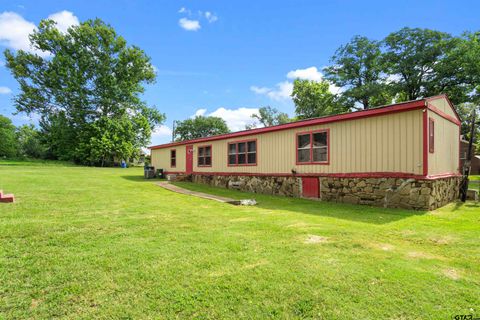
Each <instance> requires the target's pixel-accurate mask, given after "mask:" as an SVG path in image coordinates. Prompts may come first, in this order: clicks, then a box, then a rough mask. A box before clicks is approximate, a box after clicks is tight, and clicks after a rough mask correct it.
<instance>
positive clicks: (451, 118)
mask: <svg viewBox="0 0 480 320" xmlns="http://www.w3.org/2000/svg"><path fill="white" fill-rule="evenodd" d="M428 110H430V111H432V112H433V113H435V114H437V115H438V116H440V117H442V118H443V119H445V120H447V121H450V122H452V123H454V124H456V125H457V126H460V125H461V123H460V121H459V120H458V119H457V118H454V117H452V116H450V115H448V114H446V113H445V112H443V111H442V110H440V109H438V108H437V107H435V106H434V105H433V104H431V103H428Z"/></svg>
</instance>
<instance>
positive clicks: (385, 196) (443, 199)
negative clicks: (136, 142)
mask: <svg viewBox="0 0 480 320" xmlns="http://www.w3.org/2000/svg"><path fill="white" fill-rule="evenodd" d="M191 179H192V181H193V182H196V183H204V184H208V185H212V186H217V187H223V188H229V189H237V190H241V191H247V192H254V193H263V194H271V195H281V196H287V197H301V196H302V178H301V177H269V176H237V175H231V176H228V175H218V176H216V175H198V174H196V175H193V176H191ZM460 180H461V178H460V177H448V178H439V179H434V180H421V179H403V178H336V177H318V182H319V190H320V194H319V198H320V200H323V201H332V202H342V203H352V204H366V205H373V206H381V207H385V208H404V209H415V210H434V209H436V208H439V207H442V206H444V205H446V204H447V203H450V202H452V201H455V200H456V199H458V195H459V186H460Z"/></svg>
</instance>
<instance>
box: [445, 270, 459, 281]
mask: <svg viewBox="0 0 480 320" xmlns="http://www.w3.org/2000/svg"><path fill="white" fill-rule="evenodd" d="M443 274H444V275H445V276H446V277H447V278H450V279H452V280H458V279H460V274H459V273H458V271H457V270H455V269H453V268H452V269H444V270H443Z"/></svg>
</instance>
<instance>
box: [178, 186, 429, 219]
mask: <svg viewBox="0 0 480 320" xmlns="http://www.w3.org/2000/svg"><path fill="white" fill-rule="evenodd" d="M175 185H178V186H179V187H183V188H185V189H188V190H193V191H200V192H205V193H210V194H215V195H219V196H224V197H229V198H233V199H237V200H239V199H255V200H256V201H257V202H258V204H257V207H259V208H262V209H268V210H282V211H291V212H298V213H302V214H310V215H315V216H323V217H330V218H336V219H343V220H349V221H356V222H364V223H371V224H387V223H391V222H395V221H398V220H401V219H406V218H409V217H412V216H420V215H423V214H425V213H427V211H413V210H405V209H392V208H380V207H372V206H367V205H352V204H346V203H334V202H326V201H316V200H309V199H300V198H290V197H282V196H274V195H264V194H258V193H248V192H242V191H237V190H229V189H224V188H220V187H212V186H207V185H202V184H196V183H191V182H176V183H175Z"/></svg>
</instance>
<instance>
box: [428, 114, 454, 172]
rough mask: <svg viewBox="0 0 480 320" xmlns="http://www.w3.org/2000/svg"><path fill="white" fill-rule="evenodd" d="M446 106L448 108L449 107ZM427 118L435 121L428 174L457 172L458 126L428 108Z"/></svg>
mask: <svg viewBox="0 0 480 320" xmlns="http://www.w3.org/2000/svg"><path fill="white" fill-rule="evenodd" d="M448 108H449V109H450V107H448ZM450 110H451V109H450ZM452 112H453V111H452ZM428 118H432V119H433V120H434V121H435V129H434V137H435V148H434V149H435V150H434V152H433V153H430V152H428V174H429V175H438V174H448V173H458V172H459V160H460V159H459V150H460V128H459V126H458V125H456V124H455V123H452V122H451V121H448V120H447V119H444V118H443V117H441V116H439V115H438V114H436V113H434V112H432V111H430V110H429V111H428ZM427 127H428V126H427Z"/></svg>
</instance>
